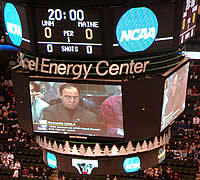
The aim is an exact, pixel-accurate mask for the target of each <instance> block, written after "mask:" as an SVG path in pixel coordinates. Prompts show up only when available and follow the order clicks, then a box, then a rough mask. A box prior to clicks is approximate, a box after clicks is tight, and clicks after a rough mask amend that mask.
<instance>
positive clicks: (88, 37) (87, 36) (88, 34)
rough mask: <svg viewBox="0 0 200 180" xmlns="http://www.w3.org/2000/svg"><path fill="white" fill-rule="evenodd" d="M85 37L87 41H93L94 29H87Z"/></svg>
mask: <svg viewBox="0 0 200 180" xmlns="http://www.w3.org/2000/svg"><path fill="white" fill-rule="evenodd" d="M85 37H86V39H87V40H92V39H93V32H92V29H90V28H87V29H86V30H85Z"/></svg>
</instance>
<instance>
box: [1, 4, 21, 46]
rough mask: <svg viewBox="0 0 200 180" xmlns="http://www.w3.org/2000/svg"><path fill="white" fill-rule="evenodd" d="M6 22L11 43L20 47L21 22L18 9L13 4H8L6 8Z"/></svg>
mask: <svg viewBox="0 0 200 180" xmlns="http://www.w3.org/2000/svg"><path fill="white" fill-rule="evenodd" d="M4 22H5V26H6V31H7V33H8V36H9V38H10V40H11V42H12V43H13V44H14V45H16V46H20V45H21V43H22V25H21V20H20V17H19V14H18V12H17V9H16V8H15V6H14V5H13V4H11V3H6V5H5V7H4Z"/></svg>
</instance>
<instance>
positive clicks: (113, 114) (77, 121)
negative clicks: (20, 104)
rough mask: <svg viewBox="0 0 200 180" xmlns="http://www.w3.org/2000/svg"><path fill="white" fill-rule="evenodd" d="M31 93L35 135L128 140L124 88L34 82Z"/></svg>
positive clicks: (107, 85)
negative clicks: (126, 137) (123, 98)
mask: <svg viewBox="0 0 200 180" xmlns="http://www.w3.org/2000/svg"><path fill="white" fill-rule="evenodd" d="M29 89H30V97H31V112H32V123H33V131H34V132H40V133H58V134H68V135H71V136H74V137H75V138H76V135H85V136H100V137H101V136H103V137H117V138H123V137H124V128H123V111H122V91H121V85H118V84H112V85H111V84H106V85H105V84H86V83H84V84H82V83H66V82H55V81H54V82H47V81H38V80H30V82H29Z"/></svg>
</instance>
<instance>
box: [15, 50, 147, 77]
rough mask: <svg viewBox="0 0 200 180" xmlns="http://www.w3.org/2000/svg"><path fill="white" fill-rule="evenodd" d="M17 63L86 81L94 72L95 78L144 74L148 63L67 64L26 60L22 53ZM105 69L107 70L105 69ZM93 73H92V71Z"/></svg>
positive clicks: (25, 66)
mask: <svg viewBox="0 0 200 180" xmlns="http://www.w3.org/2000/svg"><path fill="white" fill-rule="evenodd" d="M18 63H19V65H20V66H22V67H23V68H24V69H29V70H30V71H35V72H38V71H40V72H41V73H45V74H54V75H61V76H69V75H70V74H72V75H73V78H72V79H79V78H83V79H87V77H88V75H89V74H90V73H92V70H95V73H96V75H97V76H101V77H103V76H106V75H111V76H116V75H122V74H127V75H128V74H140V73H145V71H146V68H147V66H148V64H149V63H150V62H149V61H142V62H135V61H134V60H130V62H129V63H122V64H111V63H109V62H108V61H106V60H102V61H98V62H97V64H94V63H93V64H92V63H90V64H84V63H83V64H81V63H79V64H72V63H70V64H68V63H63V62H62V61H60V62H51V60H50V59H46V58H38V57H35V59H28V57H26V56H25V55H24V54H23V53H19V54H18ZM105 67H106V68H107V69H105ZM93 73H94V71H93Z"/></svg>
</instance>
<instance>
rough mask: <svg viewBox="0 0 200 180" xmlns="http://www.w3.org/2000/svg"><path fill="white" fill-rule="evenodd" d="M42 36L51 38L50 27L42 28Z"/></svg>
mask: <svg viewBox="0 0 200 180" xmlns="http://www.w3.org/2000/svg"><path fill="white" fill-rule="evenodd" d="M44 36H45V37H46V38H48V39H49V38H51V37H52V33H51V28H50V27H45V28H44Z"/></svg>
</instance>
